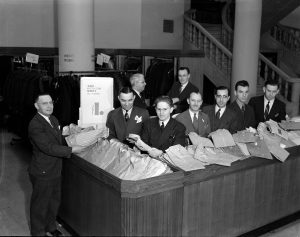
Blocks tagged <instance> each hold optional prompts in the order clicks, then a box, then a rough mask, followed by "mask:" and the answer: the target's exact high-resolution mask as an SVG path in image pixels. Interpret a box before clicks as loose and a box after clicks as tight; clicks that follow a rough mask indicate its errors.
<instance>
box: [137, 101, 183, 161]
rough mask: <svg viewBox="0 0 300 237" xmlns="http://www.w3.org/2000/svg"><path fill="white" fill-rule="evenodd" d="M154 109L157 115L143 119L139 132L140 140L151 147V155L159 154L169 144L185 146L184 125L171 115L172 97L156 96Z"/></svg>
mask: <svg viewBox="0 0 300 237" xmlns="http://www.w3.org/2000/svg"><path fill="white" fill-rule="evenodd" d="M155 110H156V114H157V117H155V118H151V119H149V120H147V121H145V123H144V124H143V128H142V132H141V139H142V141H144V142H145V143H146V144H148V145H149V146H151V147H152V151H151V152H150V153H149V155H150V156H152V157H157V156H159V155H161V154H162V153H163V152H164V151H165V150H166V149H168V148H169V147H170V146H174V145H177V144H180V145H182V146H185V127H184V125H183V124H181V123H180V122H178V121H176V120H175V119H173V118H172V117H171V113H172V110H173V102H172V99H171V98H170V97H168V96H160V97H158V98H157V99H156V100H155Z"/></svg>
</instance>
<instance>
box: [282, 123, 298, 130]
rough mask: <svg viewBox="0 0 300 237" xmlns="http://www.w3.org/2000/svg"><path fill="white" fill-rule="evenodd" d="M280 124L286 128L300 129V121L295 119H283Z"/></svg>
mask: <svg viewBox="0 0 300 237" xmlns="http://www.w3.org/2000/svg"><path fill="white" fill-rule="evenodd" d="M279 126H280V127H281V128H283V129H284V130H289V131H293V130H300V122H294V121H282V122H281V123H279Z"/></svg>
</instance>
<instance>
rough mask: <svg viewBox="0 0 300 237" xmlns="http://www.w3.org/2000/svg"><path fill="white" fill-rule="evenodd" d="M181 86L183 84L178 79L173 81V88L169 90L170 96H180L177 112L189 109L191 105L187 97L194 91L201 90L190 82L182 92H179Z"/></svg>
mask: <svg viewBox="0 0 300 237" xmlns="http://www.w3.org/2000/svg"><path fill="white" fill-rule="evenodd" d="M180 88H181V84H180V82H178V81H177V82H174V83H173V85H172V87H171V90H170V91H169V92H168V96H170V97H171V98H179V102H177V103H176V104H175V105H176V106H177V108H176V109H175V110H174V113H175V114H177V113H181V112H183V111H185V110H187V109H188V108H189V105H188V103H187V100H186V99H187V98H188V97H189V96H190V94H191V93H192V92H199V89H198V88H197V87H196V86H195V85H194V84H192V83H191V82H188V84H187V85H186V87H185V88H184V89H183V91H182V92H181V93H179V90H180Z"/></svg>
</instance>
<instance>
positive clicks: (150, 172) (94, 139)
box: [63, 124, 172, 180]
mask: <svg viewBox="0 0 300 237" xmlns="http://www.w3.org/2000/svg"><path fill="white" fill-rule="evenodd" d="M63 134H64V135H68V134H69V136H67V137H66V141H67V144H68V146H70V147H74V146H81V147H84V148H85V149H83V150H82V151H81V152H80V153H78V154H77V155H78V156H80V157H81V158H83V159H85V160H86V161H88V162H90V163H92V164H94V165H96V166H97V167H99V168H101V169H103V170H105V171H107V172H109V173H111V174H113V175H115V176H117V177H118V178H120V179H123V180H140V179H146V178H151V177H155V176H158V175H163V174H167V173H172V170H171V169H170V168H169V167H168V165H167V164H165V163H163V162H161V161H159V160H156V159H152V158H151V157H150V156H148V155H146V154H140V153H139V152H135V151H134V150H133V149H130V148H129V147H128V146H127V145H124V144H123V143H121V142H119V141H118V140H115V139H111V140H110V141H108V140H107V139H106V138H107V136H108V130H107V129H106V128H102V129H94V128H86V129H81V128H80V127H78V126H77V125H74V124H71V125H69V126H66V127H64V129H63Z"/></svg>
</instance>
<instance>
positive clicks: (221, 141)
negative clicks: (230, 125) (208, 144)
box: [209, 129, 235, 148]
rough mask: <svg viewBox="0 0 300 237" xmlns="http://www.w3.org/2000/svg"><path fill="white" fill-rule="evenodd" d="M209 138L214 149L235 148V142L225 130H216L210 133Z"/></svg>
mask: <svg viewBox="0 0 300 237" xmlns="http://www.w3.org/2000/svg"><path fill="white" fill-rule="evenodd" d="M209 136H211V138H212V140H213V142H214V145H215V147H217V148H218V147H226V146H235V142H234V140H233V137H232V135H231V133H230V132H229V131H228V130H227V129H218V130H217V131H214V132H211V133H210V134H209Z"/></svg>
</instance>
